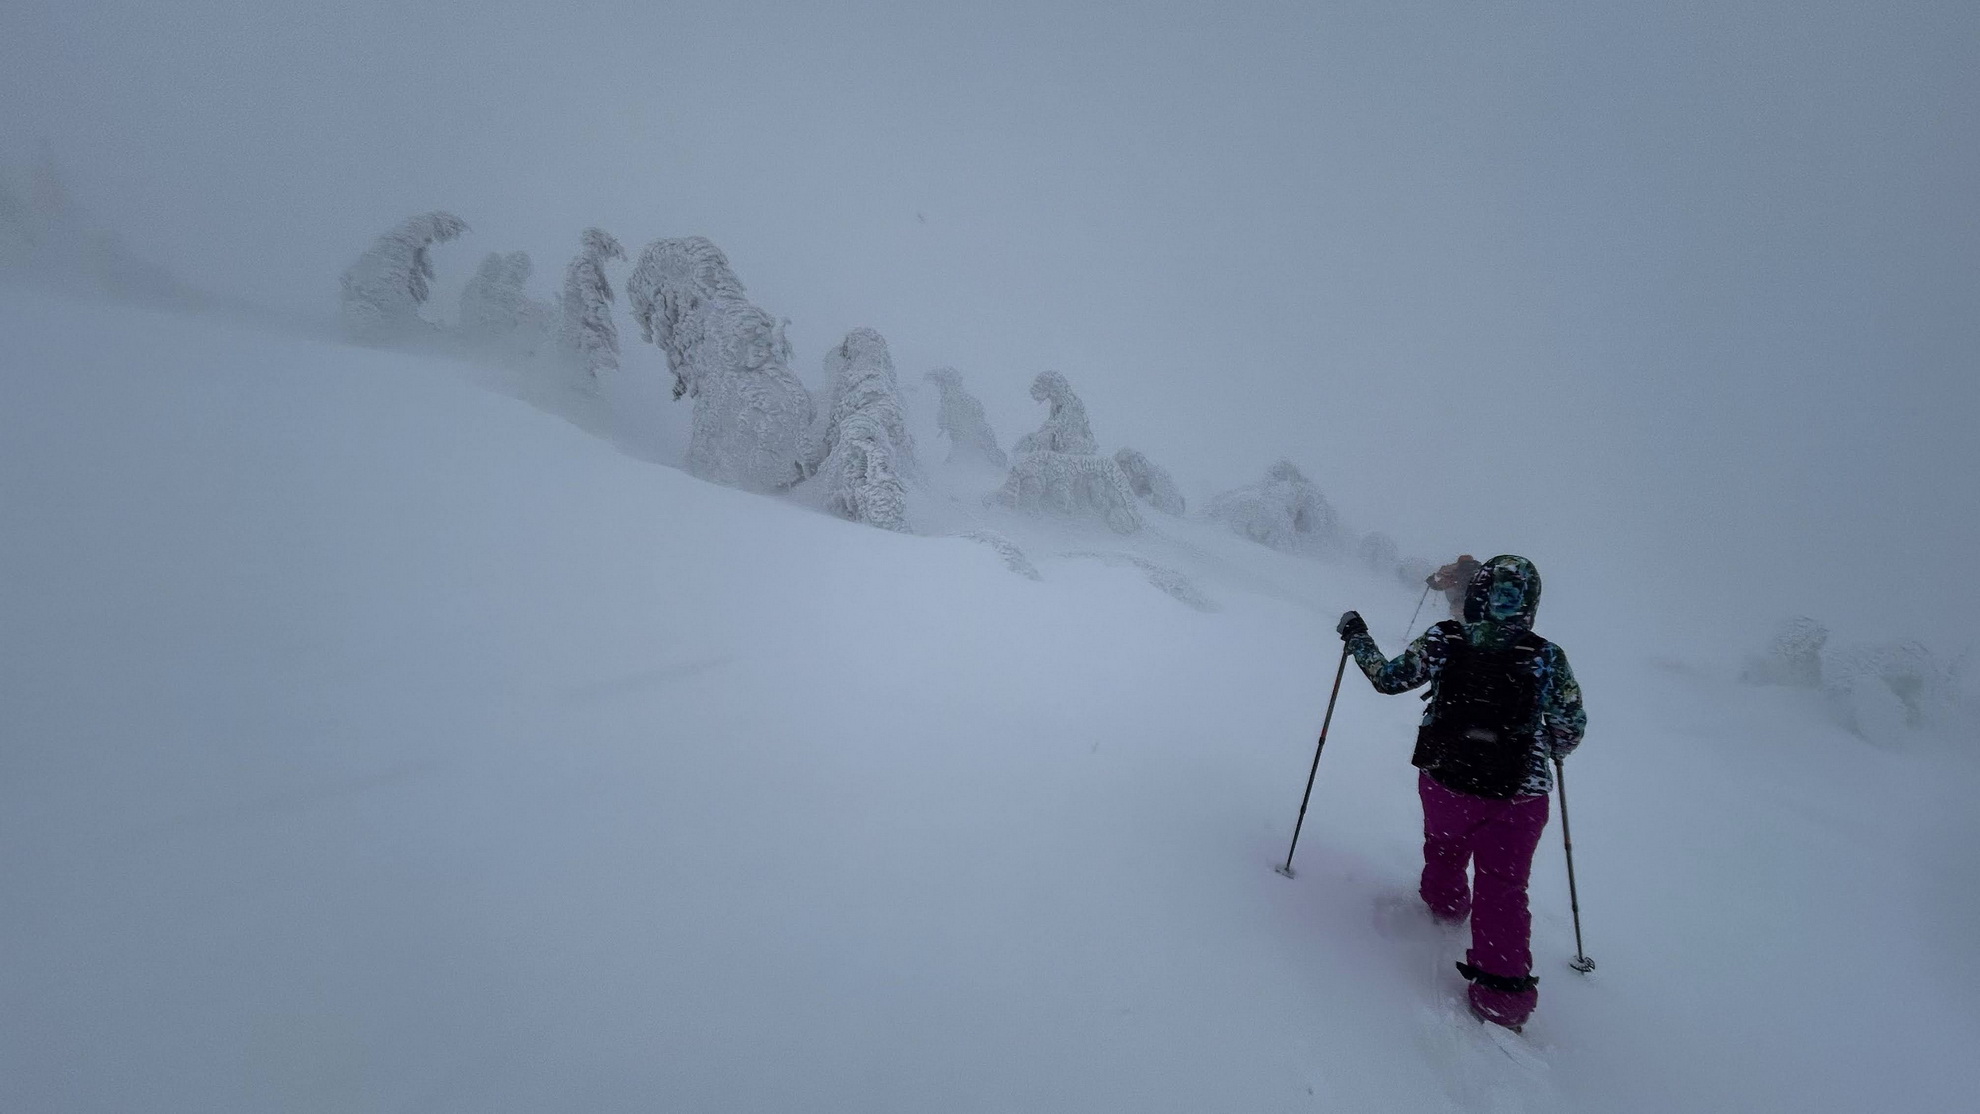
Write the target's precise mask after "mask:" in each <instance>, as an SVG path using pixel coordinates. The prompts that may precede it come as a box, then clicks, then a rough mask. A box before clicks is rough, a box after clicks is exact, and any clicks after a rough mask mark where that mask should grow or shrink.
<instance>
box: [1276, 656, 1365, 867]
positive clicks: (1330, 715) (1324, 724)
mask: <svg viewBox="0 0 1980 1114" xmlns="http://www.w3.org/2000/svg"><path fill="white" fill-rule="evenodd" d="M1347 660H1348V648H1347V646H1346V645H1343V646H1342V647H1341V664H1340V665H1339V666H1337V667H1335V669H1334V691H1333V693H1332V694H1331V695H1329V696H1328V697H1327V716H1326V718H1325V719H1323V720H1321V721H1320V741H1319V742H1318V743H1316V744H1314V746H1313V768H1312V769H1310V770H1308V771H1306V792H1305V794H1303V795H1302V796H1301V797H1300V798H1299V819H1298V820H1296V821H1294V822H1293V837H1292V846H1291V847H1288V848H1286V861H1285V862H1284V863H1283V864H1281V865H1279V866H1275V867H1273V868H1272V869H1273V870H1276V871H1278V872H1279V873H1280V874H1283V875H1285V876H1286V877H1288V878H1291V877H1292V876H1293V868H1292V857H1293V848H1295V847H1298V846H1299V829H1300V828H1301V827H1302V826H1304V825H1305V823H1306V802H1307V801H1308V800H1310V799H1311V798H1312V797H1313V776H1314V775H1315V774H1317V773H1319V772H1320V751H1321V750H1322V749H1323V748H1324V747H1326V745H1327V728H1328V726H1329V725H1331V724H1332V723H1333V722H1334V701H1336V700H1339V699H1340V697H1341V674H1343V673H1346V672H1347Z"/></svg>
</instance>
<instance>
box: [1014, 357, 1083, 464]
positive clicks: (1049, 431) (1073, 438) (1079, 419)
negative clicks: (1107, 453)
mask: <svg viewBox="0 0 1980 1114" xmlns="http://www.w3.org/2000/svg"><path fill="white" fill-rule="evenodd" d="M1031 397H1032V398H1034V399H1036V400H1038V401H1039V402H1049V403H1051V404H1052V410H1051V413H1050V414H1048V415H1046V418H1045V424H1044V425H1042V426H1040V427H1038V430H1037V431H1036V432H1034V433H1027V434H1025V435H1024V436H1023V437H1021V438H1019V439H1018V443H1017V455H1019V456H1023V455H1024V454H1025V453H1035V452H1051V453H1083V454H1091V453H1097V452H1099V451H1100V443H1099V442H1098V441H1095V440H1094V439H1093V429H1092V427H1091V426H1089V425H1088V424H1087V422H1086V404H1085V403H1084V402H1081V401H1080V400H1079V396H1078V395H1076V394H1074V393H1073V389H1072V384H1071V383H1068V382H1066V377H1065V376H1063V375H1060V374H1059V373H1058V372H1056V371H1046V372H1040V373H1039V375H1038V378H1036V379H1033V380H1032V381H1031Z"/></svg>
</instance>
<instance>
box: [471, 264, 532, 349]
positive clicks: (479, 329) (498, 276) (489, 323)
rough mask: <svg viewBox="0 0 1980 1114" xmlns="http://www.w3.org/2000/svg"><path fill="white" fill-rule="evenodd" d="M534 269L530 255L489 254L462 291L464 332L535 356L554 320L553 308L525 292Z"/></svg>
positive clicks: (499, 345)
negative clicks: (552, 317) (552, 318)
mask: <svg viewBox="0 0 1980 1114" xmlns="http://www.w3.org/2000/svg"><path fill="white" fill-rule="evenodd" d="M535 269H536V268H535V265H534V264H532V263H531V262H530V259H529V253H528V252H524V251H512V252H509V253H508V254H506V255H504V254H502V253H501V252H490V253H489V254H488V256H487V257H486V258H484V259H483V260H482V261H481V266H480V267H478V268H476V269H475V272H474V277H473V278H471V279H469V280H468V282H467V285H466V286H464V287H462V288H461V325H460V327H461V332H462V333H463V334H465V335H466V336H467V337H468V338H469V339H470V340H473V341H476V342H477V343H480V344H484V345H491V346H496V347H500V348H505V349H509V350H512V351H515V352H517V353H519V354H523V355H532V354H534V353H535V352H536V350H537V347H538V346H539V344H540V343H541V342H542V340H543V337H544V333H545V330H546V329H547V328H548V327H549V324H550V320H551V313H550V307H549V306H547V305H545V304H544V303H542V302H539V301H537V300H536V299H534V298H532V297H530V296H529V291H528V290H527V289H525V287H526V286H527V285H528V283H529V276H530V275H531V274H532V273H534V271H535Z"/></svg>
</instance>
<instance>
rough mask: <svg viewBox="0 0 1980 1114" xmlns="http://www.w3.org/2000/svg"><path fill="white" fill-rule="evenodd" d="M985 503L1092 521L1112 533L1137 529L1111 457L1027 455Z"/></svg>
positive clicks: (1129, 495)
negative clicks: (1099, 523) (1094, 520)
mask: <svg viewBox="0 0 1980 1114" xmlns="http://www.w3.org/2000/svg"><path fill="white" fill-rule="evenodd" d="M990 501H991V502H993V503H997V504H1000V505H1002V506H1006V507H1010V508H1012V509H1014V510H1020V511H1025V512H1027V513H1030V514H1058V515H1066V516H1068V517H1072V518H1096V519H1099V520H1100V521H1102V522H1105V523H1106V524H1107V525H1108V526H1109V527H1110V528H1111V529H1113V530H1114V532H1115V533H1120V534H1132V533H1134V532H1135V531H1136V530H1139V529H1141V512H1140V511H1138V510H1136V509H1135V505H1134V491H1133V490H1132V489H1130V488H1129V487H1128V481H1127V475H1126V474H1125V473H1123V472H1122V471H1121V466H1120V465H1119V464H1116V463H1115V462H1114V459H1113V458H1112V457H1105V456H1090V455H1085V454H1079V453H1055V452H1043V451H1040V452H1029V453H1025V454H1023V455H1021V456H1019V457H1018V458H1017V463H1015V464H1013V465H1011V470H1010V473H1009V474H1008V475H1006V476H1005V477H1004V486H1003V487H1002V488H1001V489H1000V490H998V491H997V492H995V493H993V494H992V495H991V496H990Z"/></svg>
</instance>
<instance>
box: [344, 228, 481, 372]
mask: <svg viewBox="0 0 1980 1114" xmlns="http://www.w3.org/2000/svg"><path fill="white" fill-rule="evenodd" d="M465 231H467V224H466V222H464V221H462V220H461V218H459V217H457V216H455V215H453V214H452V213H441V212H433V213H422V214H420V215H419V216H416V217H410V218H408V219H407V220H406V221H405V222H404V223H403V224H401V225H399V226H398V227H397V228H394V229H392V230H391V231H390V232H387V233H385V234H384V235H383V236H380V237H378V240H377V242H375V243H373V244H372V245H371V247H370V249H369V250H367V251H366V252H365V253H364V254H363V255H361V256H359V257H358V259H357V262H355V263H353V264H351V265H350V267H349V268H348V269H346V270H345V271H344V277H343V283H342V293H343V318H344V328H345V329H346V330H347V331H349V332H350V334H351V335H352V336H353V337H356V338H358V339H360V340H372V341H376V340H390V339H392V338H394V337H399V336H404V335H407V334H408V333H415V332H418V331H419V330H421V329H424V328H426V327H427V325H426V322H425V321H423V320H421V318H420V316H419V307H420V305H421V303H423V302H425V301H426V298H427V294H428V292H429V290H430V288H431V287H430V284H431V283H432V281H433V259H432V256H431V254H430V251H429V249H430V248H431V247H432V246H433V245H434V244H444V243H446V242H448V241H449V240H452V239H454V238H456V237H458V236H459V235H460V234H461V233H463V232H465Z"/></svg>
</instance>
